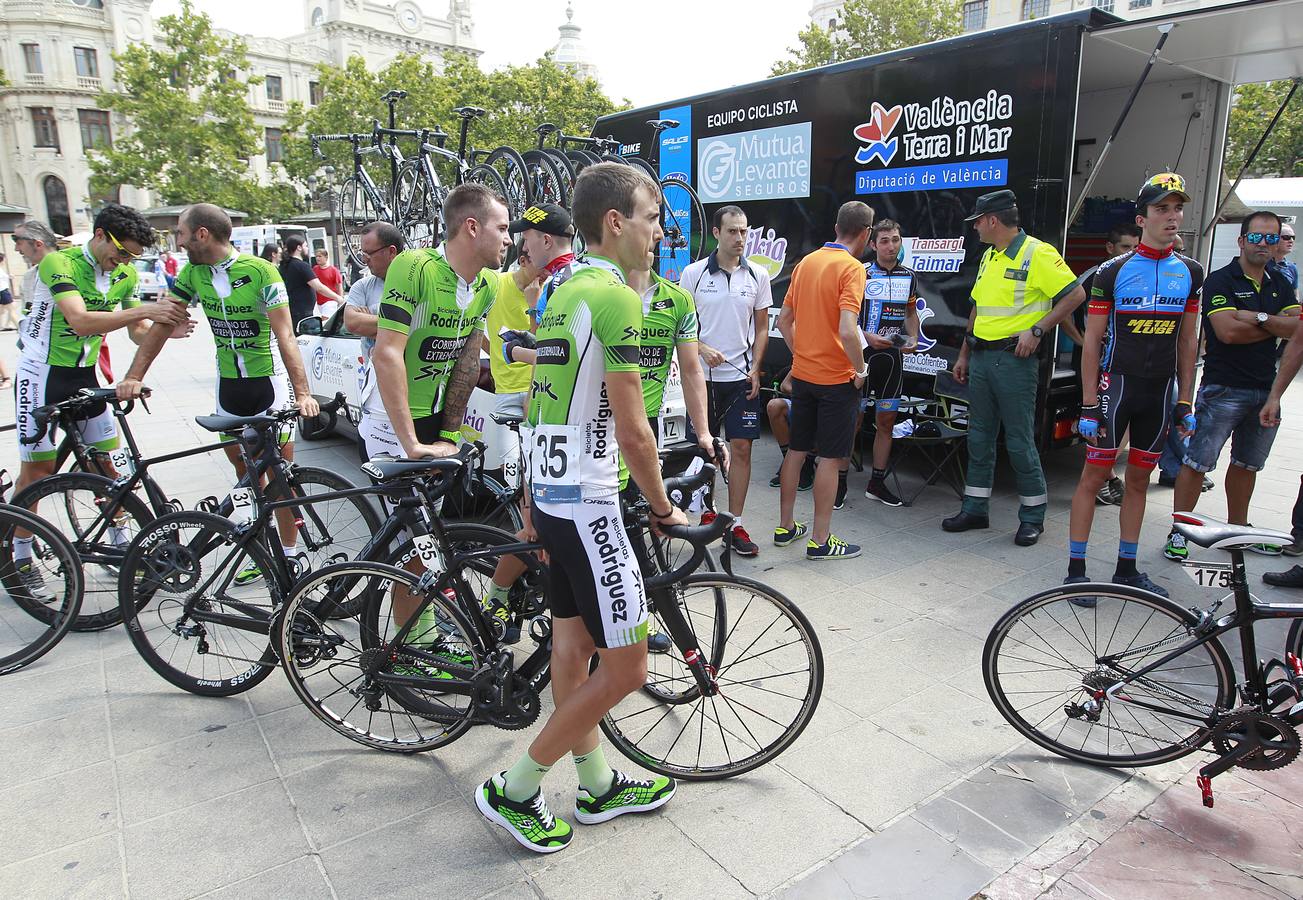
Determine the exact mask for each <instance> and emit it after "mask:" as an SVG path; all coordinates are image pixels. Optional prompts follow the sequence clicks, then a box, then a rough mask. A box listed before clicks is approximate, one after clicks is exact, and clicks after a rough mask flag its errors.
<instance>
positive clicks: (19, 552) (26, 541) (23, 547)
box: [14, 535, 36, 562]
mask: <svg viewBox="0 0 1303 900" xmlns="http://www.w3.org/2000/svg"><path fill="white" fill-rule="evenodd" d="M35 540H36V537H35V535H33V536H32V537H25V538H20V537H16V538H14V561H15V562H22V561H23V560H28V559H31V558H32V543H33V542H34V541H35Z"/></svg>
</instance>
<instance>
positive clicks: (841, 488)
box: [832, 480, 847, 509]
mask: <svg viewBox="0 0 1303 900" xmlns="http://www.w3.org/2000/svg"><path fill="white" fill-rule="evenodd" d="M846 490H847V485H846V482H845V481H844V480H843V481H839V482H837V498H836V499H835V500H833V502H832V508H833V509H841V508H842V507H843V506H845V505H846Z"/></svg>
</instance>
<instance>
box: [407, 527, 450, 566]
mask: <svg viewBox="0 0 1303 900" xmlns="http://www.w3.org/2000/svg"><path fill="white" fill-rule="evenodd" d="M412 543H413V544H414V545H415V546H416V552H417V554H418V555H419V556H420V557H421V565H423V566H424V567H425V570H426V571H427V572H438V571H441V570H442V568H443V566H442V560H441V559H440V557H439V545H438V544H437V543H436V542H435V540H434V535H432V534H414V535H412Z"/></svg>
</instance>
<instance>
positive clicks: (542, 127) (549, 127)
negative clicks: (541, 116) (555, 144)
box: [534, 122, 561, 135]
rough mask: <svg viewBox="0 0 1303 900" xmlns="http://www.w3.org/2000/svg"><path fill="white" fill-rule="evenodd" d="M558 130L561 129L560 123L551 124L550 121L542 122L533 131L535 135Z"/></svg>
mask: <svg viewBox="0 0 1303 900" xmlns="http://www.w3.org/2000/svg"><path fill="white" fill-rule="evenodd" d="M560 130H561V126H560V125H553V124H552V123H551V122H544V123H543V124H542V125H540V126H538V127H537V128H535V129H534V133H535V134H537V135H545V134H551V133H552V132H554V131H560Z"/></svg>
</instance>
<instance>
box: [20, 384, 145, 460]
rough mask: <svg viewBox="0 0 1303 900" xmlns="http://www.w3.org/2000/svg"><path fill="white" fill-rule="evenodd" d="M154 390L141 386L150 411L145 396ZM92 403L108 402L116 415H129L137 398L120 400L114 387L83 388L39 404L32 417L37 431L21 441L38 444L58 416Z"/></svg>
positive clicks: (141, 400) (141, 401)
mask: <svg viewBox="0 0 1303 900" xmlns="http://www.w3.org/2000/svg"><path fill="white" fill-rule="evenodd" d="M152 393H153V391H151V390H150V389H149V388H141V391H140V405H141V406H143V407H144V408H145V412H149V405H148V404H146V403H145V398H146V397H148V396H150V394H152ZM92 403H107V404H109V405H111V406H112V407H113V411H114V412H113V414H114V415H116V416H129V415H131V411H132V410H134V409H135V408H136V401H135V400H119V399H118V392H117V391H116V390H115V389H114V388H82V389H81V390H79V391H78V392H77V393H75V394H73V395H72V396H71V397H68V398H67V399H65V400H60V401H59V402H58V403H50V404H47V405H45V406H38V407H37V408H36V409H34V410H32V419H33V421H35V423H36V432H35V433H34V434H30V435H20V436H19V438H18V441H19V443H22V444H27V445H29V446H30V445H31V444H37V443H40V441H41V439H42V438H44V437H45V435H46V434H47V433H49V430H50V423H51V421H53V420H54V418H55V417H56V416H61V415H62V414H63V413H64V412H72V411H74V410H78V409H81V408H82V407H84V406H89V405H90V404H92Z"/></svg>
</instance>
